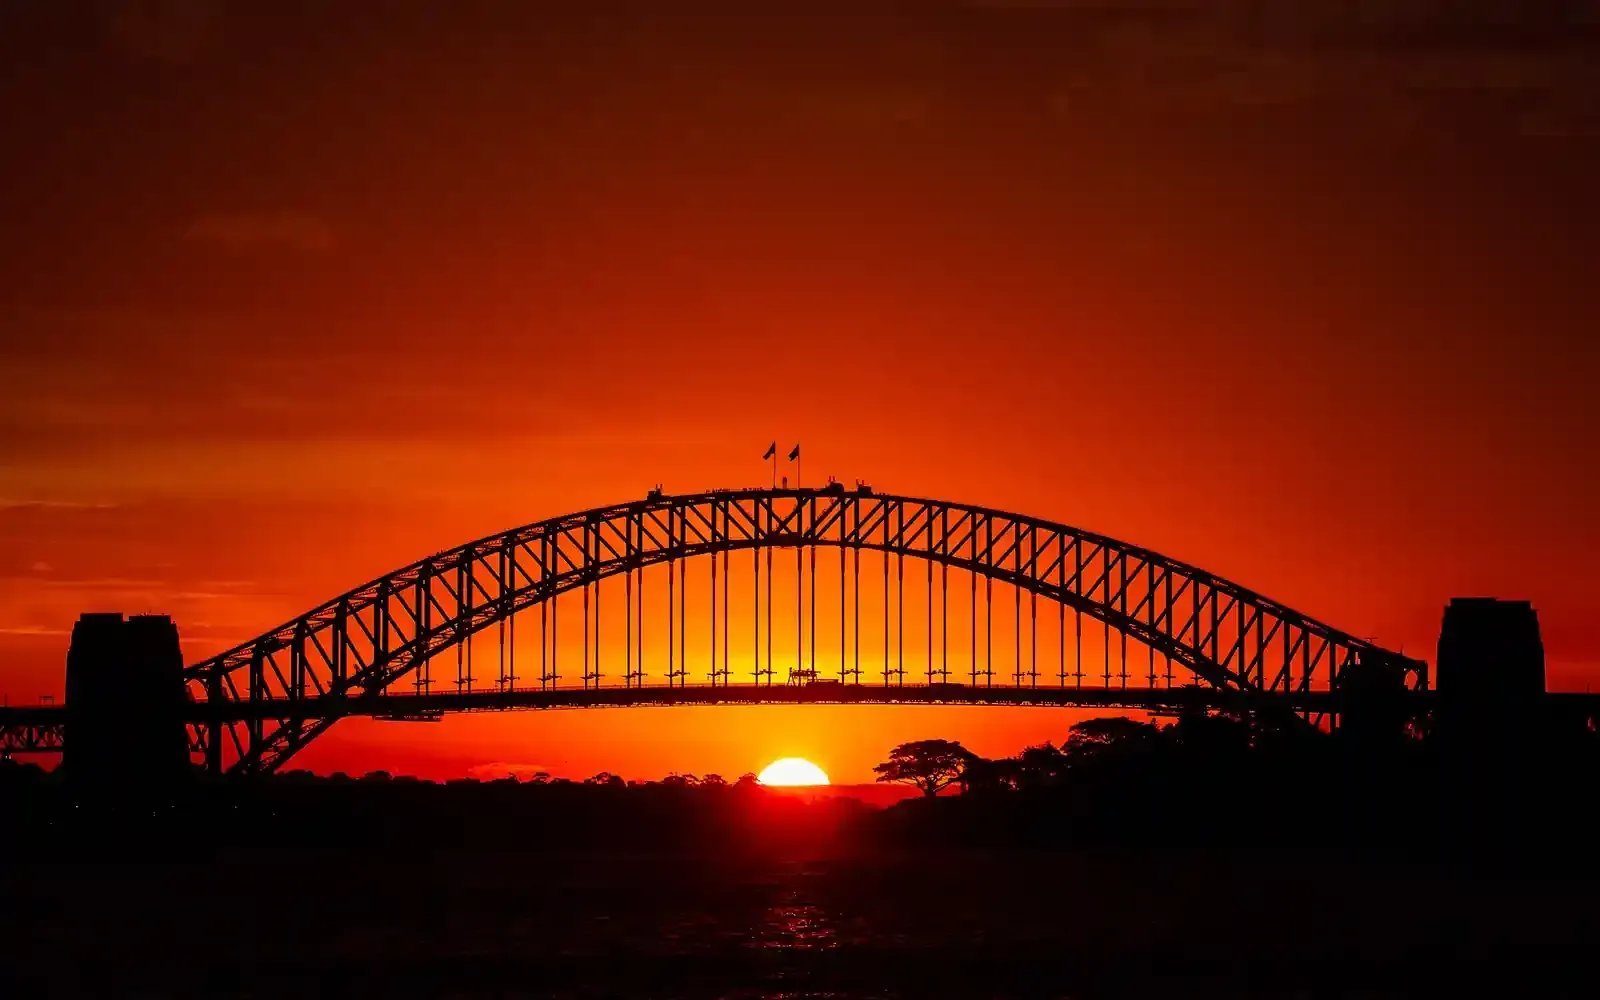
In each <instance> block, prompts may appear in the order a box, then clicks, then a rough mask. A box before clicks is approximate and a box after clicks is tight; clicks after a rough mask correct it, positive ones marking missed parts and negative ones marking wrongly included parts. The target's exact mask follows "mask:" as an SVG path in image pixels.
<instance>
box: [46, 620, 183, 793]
mask: <svg viewBox="0 0 1600 1000" xmlns="http://www.w3.org/2000/svg"><path fill="white" fill-rule="evenodd" d="M186 702H187V694H186V692H185V690H184V681H183V652H182V650H181V649H180V647H179V644H178V627H177V625H176V624H174V623H173V621H172V619H170V618H168V617H166V616H164V615H134V616H131V617H129V618H126V619H124V618H123V616H122V615H121V614H85V615H82V616H80V617H79V618H78V622H77V624H76V625H74V626H73V629H72V644H71V646H70V647H69V649H68V651H67V716H66V748H65V751H64V754H63V757H62V761H61V766H62V768H63V773H64V774H66V776H67V778H68V780H70V781H71V782H72V784H73V785H75V786H77V787H79V788H83V789H86V790H89V791H92V792H95V793H99V794H110V795H114V794H118V793H122V792H129V791H134V790H140V789H149V788H151V787H159V786H162V785H167V784H171V783H173V782H175V781H178V780H180V779H182V777H183V776H184V774H185V773H186V771H187V770H188V767H189V740H188V734H187V731H186V729H185V723H184V710H185V708H186Z"/></svg>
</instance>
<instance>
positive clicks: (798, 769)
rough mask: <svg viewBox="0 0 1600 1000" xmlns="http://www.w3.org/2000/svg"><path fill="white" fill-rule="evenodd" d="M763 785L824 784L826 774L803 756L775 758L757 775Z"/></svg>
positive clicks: (826, 779) (826, 780) (826, 777)
mask: <svg viewBox="0 0 1600 1000" xmlns="http://www.w3.org/2000/svg"><path fill="white" fill-rule="evenodd" d="M757 780H758V781H760V782H761V783H762V784H763V785H773V786H775V787H781V786H794V785H826V784H827V783H828V775H827V774H826V773H825V772H824V771H823V770H822V768H820V767H818V766H817V765H815V764H813V763H811V762H810V761H809V760H806V759H805V758H804V757H784V758H783V759H782V760H775V761H773V762H772V763H770V764H768V765H767V766H766V768H765V769H764V770H763V771H762V772H761V773H760V774H759V775H757Z"/></svg>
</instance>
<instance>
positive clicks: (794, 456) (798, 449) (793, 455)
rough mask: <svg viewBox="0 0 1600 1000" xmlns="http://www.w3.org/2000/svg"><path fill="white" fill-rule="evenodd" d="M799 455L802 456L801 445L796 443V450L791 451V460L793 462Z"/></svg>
mask: <svg viewBox="0 0 1600 1000" xmlns="http://www.w3.org/2000/svg"><path fill="white" fill-rule="evenodd" d="M799 457H800V446H799V445H795V446H794V450H793V451H791V452H789V461H791V462H793V461H794V460H795V459H797V458H799Z"/></svg>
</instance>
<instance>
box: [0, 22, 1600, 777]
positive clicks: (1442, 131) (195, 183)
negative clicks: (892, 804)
mask: <svg viewBox="0 0 1600 1000" xmlns="http://www.w3.org/2000/svg"><path fill="white" fill-rule="evenodd" d="M534 6H535V5H526V6H524V5H514V4H506V5H495V4H488V5H481V6H477V7H474V8H472V12H470V13H463V12H461V11H460V9H458V8H452V10H455V11H456V12H455V13H452V14H449V15H445V14H442V13H439V8H435V9H434V12H433V13H431V14H430V13H425V11H424V9H422V8H413V6H412V5H410V4H404V3H397V4H394V5H393V6H392V8H391V7H389V6H388V5H386V8H385V9H386V12H389V11H391V9H392V13H391V14H388V15H387V17H388V19H386V20H383V21H377V20H374V19H373V18H371V17H368V16H366V15H361V16H357V15H356V14H355V13H354V12H347V13H338V12H328V11H321V12H317V13H305V14H300V13H296V12H294V11H293V10H291V9H289V8H287V7H286V6H285V5H282V4H242V5H238V6H235V7H231V8H229V9H228V10H226V11H223V10H220V9H218V8H216V7H214V6H213V5H209V4H203V3H193V4H189V3H169V4H161V5H147V4H131V3H130V4H119V3H107V4H102V5H98V6H93V7H90V6H84V7H82V8H73V9H70V10H69V9H65V8H66V7H67V5H43V4H38V5H28V4H23V5H18V6H8V7H7V9H6V11H5V12H4V13H3V14H0V65H5V66H6V67H8V69H7V71H6V75H5V77H4V78H3V79H0V120H4V121H5V122H7V132H8V134H9V135H10V136H11V140H10V141H8V147H9V148H12V149H23V150H25V153H24V155H22V156H8V157H6V158H5V159H4V161H3V162H0V233H3V234H4V243H3V246H0V253H3V254H4V258H5V259H4V262H3V263H4V266H3V267H0V338H3V342H0V691H4V692H6V693H7V694H8V695H9V697H10V698H11V700H12V701H13V702H20V701H31V700H33V699H34V698H36V697H37V696H38V695H39V694H41V693H55V694H57V695H59V693H60V689H61V670H62V662H63V657H64V653H65V643H66V638H65V636H66V631H67V630H68V629H69V628H70V625H71V622H72V620H73V619H74V618H75V616H76V615H77V614H78V613H79V612H80V611H83V610H91V609H113V610H124V611H129V612H135V611H158V612H165V613H170V614H172V615H174V616H175V617H176V618H177V619H178V621H179V623H180V628H181V630H182V634H183V637H184V643H185V651H186V653H187V655H188V657H189V658H190V659H196V658H199V657H201V656H204V655H207V654H209V653H211V652H215V651H217V650H219V649H221V648H223V647H224V646H226V645H228V644H231V643H233V642H236V641H239V640H242V639H244V638H248V637H249V636H251V635H254V634H256V633H257V632H260V631H262V630H263V629H265V628H267V627H269V626H271V625H274V624H276V623H278V622H280V621H283V620H285V619H288V618H290V617H292V616H294V615H295V614H298V613H299V612H300V611H303V610H304V609H305V608H307V607H309V606H311V605H312V604H314V603H316V602H317V601H319V600H321V599H324V598H326V597H329V596H331V595H333V594H335V593H338V592H340V591H342V590H344V589H346V588H347V587H349V586H351V585H353V584H356V583H359V582H361V581H363V580H366V579H369V578H371V577H373V576H375V575H377V574H379V573H381V572H384V571H386V570H389V569H392V568H394V567H396V566H398V565H400V564H403V563H405V562H407V561H409V560H411V559H414V558H416V557H418V556H420V555H422V554H424V553H426V552H430V551H434V550H437V549H441V548H445V547H448V546H451V545H454V544H456V543H458V542H461V541H464V540H466V539H468V538H470V537H475V536H477V535H481V534H484V533H487V532H490V531H494V530H497V529H500V528H504V527H507V526H509V525H513V524H519V523H523V522H526V521H531V520H536V519H539V518H543V517H547V516H551V515H554V514H559V513H562V512H565V511H568V510H572V509H577V508H580V507H584V506H589V505H594V504H601V503H608V502H614V501H617V500H619V499H625V498H629V497H634V496H639V495H642V494H643V492H644V491H645V490H646V489H647V488H649V487H650V486H652V485H654V484H656V483H658V482H659V483H661V484H663V485H664V486H665V487H666V488H667V489H669V490H683V491H688V490H695V489H700V488H703V487H706V486H709V485H744V484H753V483H757V482H762V481H764V479H765V476H766V467H765V465H764V464H763V463H762V462H761V461H759V458H758V456H759V455H760V453H761V450H762V449H763V448H764V447H765V446H766V444H767V442H768V441H769V440H771V439H773V438H777V439H779V441H780V443H784V444H787V443H789V442H792V441H794V440H801V441H803V442H804V444H805V453H806V461H807V465H806V468H807V475H808V478H810V477H812V476H817V477H820V476H822V475H824V474H829V473H831V474H834V475H837V476H839V477H840V478H842V479H845V480H846V481H849V480H851V479H853V478H855V477H861V478H864V479H866V480H868V481H869V482H872V483H873V484H875V485H877V486H879V487H880V488H883V489H891V490H894V491H896V492H903V493H910V494H920V495H929V496H935V497H942V498H948V499H956V500H969V501H976V502H982V503H985V504H989V505H993V506H997V507H1002V508H1008V509H1012V510H1018V511H1023V512H1027V513H1032V514H1038V515H1042V516H1046V517H1051V518H1055V519H1059V520H1063V521H1067V522H1069V523H1073V524H1077V525H1081V526H1083V527H1086V528H1090V529H1093V530H1098V531H1102V532H1105V533H1108V534H1112V535H1115V536H1118V537H1121V538H1125V539H1127V540H1129V541H1133V542H1136V543H1139V544H1143V545H1147V546H1150V547H1152V548H1155V549H1158V550H1160V551H1162V552H1165V553H1168V554H1170V555H1172V556H1174V557H1177V558H1180V559H1184V560H1186V561H1190V562H1193V563H1195V564H1198V565H1200V566H1203V567H1205V568H1207V569H1209V570H1212V571H1214V572H1217V573H1220V574H1223V575H1226V576H1228V577H1231V578H1233V579H1236V580H1238V581H1240V582H1242V583H1244V584H1246V585H1248V586H1251V587H1254V588H1256V589H1258V590H1261V591H1263V592H1265V593H1266V594H1268V595H1270V596H1272V597H1274V598H1276V599H1279V600H1282V601H1285V602H1287V603H1289V604H1291V605H1293V606H1296V607H1299V608H1303V609H1305V610H1307V611H1309V612H1311V613H1313V614H1316V615H1317V616H1319V617H1321V618H1323V619H1324V620H1327V621H1329V622H1331V623H1333V624H1335V625H1338V626H1340V627H1342V628H1345V629H1347V630H1349V631H1350V632H1353V633H1355V634H1357V635H1362V636H1373V637H1376V638H1377V639H1379V640H1380V641H1382V642H1384V643H1386V644H1389V645H1392V646H1397V647H1404V648H1405V649H1406V650H1407V651H1408V652H1413V653H1421V654H1423V655H1425V656H1428V657H1429V658H1431V656H1432V652H1433V650H1432V646H1433V643H1434V640H1435V637H1436V631H1437V624H1438V618H1439V614H1440V610H1441V608H1442V606H1443V604H1444V602H1445V601H1446V600H1447V599H1448V598H1449V597H1450V596H1452V595H1459V594H1480V593H1485V594H1497V595H1501V596H1506V597H1521V598H1529V599H1532V600H1533V601H1534V602H1535V603H1536V605H1537V606H1538V608H1539V611H1540V614H1541V619H1542V622H1543V625H1544V630H1545V639H1546V645H1547V649H1548V653H1549V659H1550V670H1549V673H1550V677H1551V681H1552V684H1553V685H1554V686H1559V687H1565V688H1578V689H1581V688H1582V687H1583V686H1584V685H1585V684H1587V683H1589V682H1590V680H1591V679H1593V678H1594V675H1595V673H1596V671H1597V670H1600V656H1597V655H1596V652H1595V651H1596V648H1597V643H1596V640H1597V636H1596V625H1595V622H1596V620H1597V619H1596V609H1597V607H1600V598H1597V594H1596V587H1595V584H1594V582H1593V580H1594V575H1593V569H1592V566H1593V565H1594V561H1595V557H1596V556H1597V555H1600V552H1597V541H1600V530H1597V528H1596V527H1595V524H1594V518H1593V517H1592V511H1593V510H1594V509H1596V506H1597V501H1600V489H1597V486H1596V475H1595V471H1594V459H1593V455H1594V454H1595V453H1596V445H1597V443H1600V442H1597V438H1600V434H1597V430H1600V417H1597V410H1600V408H1597V407H1596V405H1595V403H1594V400H1593V385H1594V384H1595V377H1596V375H1597V374H1600V364H1597V362H1600V348H1597V346H1596V341H1595V338H1594V332H1593V331H1594V330H1595V329H1596V320H1597V318H1600V296H1597V293H1596V291H1595V286H1594V282H1593V277H1592V274H1591V273H1590V272H1591V271H1592V269H1593V264H1592V262H1593V260H1594V259H1596V254H1597V250H1600V247H1597V246H1596V242H1597V235H1596V234H1597V233H1600V198H1597V196H1596V192H1595V186H1594V184H1593V181H1592V178H1593V177H1595V176H1600V117H1597V115H1600V72H1597V71H1596V69H1595V67H1596V66H1600V59H1597V58H1595V57H1596V56H1597V55H1600V52H1597V51H1596V50H1597V48H1600V44H1597V43H1596V40H1595V39H1596V35H1595V31H1594V25H1595V24H1596V23H1600V22H1597V20H1596V18H1595V17H1594V15H1593V13H1592V11H1591V7H1592V5H1584V4H1576V5H1568V6H1569V10H1568V15H1567V16H1568V17H1569V20H1567V21H1559V20H1553V18H1555V16H1556V15H1555V14H1552V13H1550V11H1553V10H1555V7H1554V6H1551V7H1549V8H1548V10H1547V9H1546V7H1542V6H1540V5H1529V4H1496V3H1490V2H1478V3H1463V4H1461V5H1458V9H1456V10H1454V11H1453V12H1452V13H1450V14H1448V15H1439V14H1438V13H1437V12H1435V13H1434V14H1432V15H1426V14H1424V13H1418V12H1419V11H1422V10H1423V5H1415V4H1412V5H1408V4H1405V3H1398V4H1394V5H1388V6H1386V8H1385V9H1386V10H1388V11H1389V12H1388V13H1383V14H1381V15H1379V14H1373V15H1372V16H1370V17H1368V18H1366V19H1365V20H1361V21H1356V20H1351V19H1350V18H1349V17H1348V16H1346V15H1335V14H1334V13H1331V12H1332V11H1333V9H1334V8H1333V7H1332V6H1331V5H1327V11H1326V12H1324V11H1323V7H1324V6H1325V5H1317V4H1311V5H1306V6H1304V7H1301V5H1293V6H1294V7H1295V12H1294V13H1292V14H1288V13H1279V14H1264V13H1258V14H1255V15H1250V16H1246V14H1243V13H1235V14H1226V13H1219V11H1222V10H1223V5H1215V4H1212V5H1195V4H1185V3H1181V2H1176V0H1174V2H1172V3H1167V4H1158V5H1141V10H1142V12H1140V13H1135V12H1133V9H1132V6H1131V5H1130V7H1129V8H1128V9H1127V10H1122V9H1119V8H1118V7H1117V5H1116V4H1106V5H1099V6H1097V7H1095V8H1094V9H1090V8H1089V7H1088V6H1086V5H1077V4H1065V5H1001V4H993V5H973V6H974V7H984V8H986V9H972V8H958V7H957V6H955V5H949V6H945V5H937V4H930V5H928V7H927V8H926V10H924V11H922V12H921V13H919V14H917V15H915V16H913V15H909V14H906V13H905V12H903V11H902V12H899V13H894V14H892V13H890V12H888V11H887V10H886V9H885V10H881V11H880V10H876V9H875V8H874V9H865V10H858V11H857V12H856V13H853V14H849V15H845V14H840V13H820V12H819V11H818V10H817V9H814V8H812V7H811V6H810V5H804V4H797V5H792V6H785V7H783V8H782V10H781V11H778V12H775V10H776V8H766V7H764V8H763V9H762V11H759V12H756V11H752V10H748V9H747V10H745V11H743V12H742V13H739V12H731V11H716V10H713V9H711V8H709V7H708V8H704V9H702V10H701V11H700V12H698V13H687V12H683V11H680V12H679V13H676V14H673V15H667V14H663V13H660V12H655V13H652V12H651V8H650V7H648V6H640V5H631V6H629V5H622V6H619V7H617V8H614V9H613V10H612V11H611V13H610V14H608V15H606V16H601V15H598V14H592V13H591V14H588V15H577V14H569V15H562V16H560V17H557V16H555V15H552V14H550V13H548V12H545V11H535V10H533V9H532V8H533V7H534ZM1051 6H1054V7H1055V8H1056V9H1053V10H1052V9H1043V8H1046V7H1051ZM1346 6H1347V5H1341V9H1344V7H1346ZM1431 6H1437V5H1431ZM998 7H1009V8H1013V9H1004V10H998V9H987V8H998ZM1021 7H1032V8H1033V9H1015V8H1021ZM1390 8H1392V9H1390ZM1535 8H1538V9H1537V10H1535ZM1237 9H1238V10H1244V8H1243V7H1239V8H1237ZM1265 9H1267V10H1272V9H1275V8H1273V7H1271V5H1269V6H1268V7H1267V8H1265ZM1541 12H1543V13H1541ZM1441 16H1447V17H1448V18H1449V20H1448V21H1440V20H1438V18H1439V17H1441ZM1430 18H1431V19H1430ZM1585 19H1587V20H1585ZM735 629H737V625H735ZM1068 721H1069V717H1067V716H1063V715H1060V714H1050V713H1044V712H1023V711H1011V712H1008V711H1000V710H993V709H969V710H954V709H951V710H935V709H887V708H886V709H865V708H863V709H805V710H800V709H781V710H780V709H748V710H744V709H741V710H714V711H709V712H708V711H705V710H651V711H611V712H590V713H553V714H546V715H536V714H520V715H515V716H504V717H494V718H477V717H474V718H456V719H451V720H448V721H446V722H444V723H440V724H437V725H430V726H396V725H392V724H391V725H380V724H365V725H363V724H358V723H353V722H352V723H344V724H341V726H339V727H338V728H336V730H335V731H334V732H333V733H332V734H330V736H329V737H327V738H326V739H325V740H324V741H322V742H320V743H319V744H317V745H316V746H315V747H314V748H313V749H312V750H310V751H308V753H307V754H306V755H305V756H304V758H303V760H304V761H305V762H306V763H307V764H309V765H311V766H315V767H317V768H319V769H333V768H347V769H352V770H364V769H366V768H369V767H380V766H387V767H389V768H390V769H392V770H412V771H418V772H421V773H427V774H433V775H441V776H442V775H448V774H456V773H463V772H466V771H469V770H471V769H473V768H483V767H486V766H488V765H493V764H496V763H497V762H498V763H501V764H506V763H509V764H528V763H537V764H544V765H548V766H549V767H550V768H551V769H552V770H557V771H562V772H565V773H572V774H582V773H588V772H592V771H597V770H600V769H601V768H610V769H612V770H617V771H621V772H623V773H625V774H628V775H633V776H650V775H655V774H660V773H664V772H666V771H669V770H684V771H695V772H700V771H706V770H716V771H720V772H722V773H725V774H737V773H739V772H741V771H743V770H749V769H755V768H758V767H759V766H760V765H762V764H764V763H766V762H767V761H768V760H770V759H771V758H773V757H776V756H781V755H790V754H792V755H799V756H806V757H810V758H812V759H814V760H816V761H818V763H821V764H822V765H823V766H824V767H825V768H827V769H828V770H829V771H830V772H832V773H833V774H834V776H835V778H836V780H864V779H865V778H867V777H868V776H869V770H868V769H869V768H870V765H871V763H873V762H874V761H875V760H876V759H878V757H879V755H881V753H882V751H883V750H885V749H887V748H888V747H889V746H890V745H892V744H893V743H895V742H898V741H900V740H902V739H908V738H916V737H924V736H946V737H951V738H962V739H965V740H967V741H968V742H970V743H971V744H973V745H974V746H977V747H978V748H979V749H981V750H984V751H986V752H997V753H998V752H1007V751H1009V750H1012V749H1014V748H1015V747H1017V746H1020V745H1021V744H1023V743H1025V742H1030V741H1037V740H1042V739H1045V738H1055V739H1060V738H1062V736H1063V735H1064V734H1065V729H1066V725H1067V724H1068Z"/></svg>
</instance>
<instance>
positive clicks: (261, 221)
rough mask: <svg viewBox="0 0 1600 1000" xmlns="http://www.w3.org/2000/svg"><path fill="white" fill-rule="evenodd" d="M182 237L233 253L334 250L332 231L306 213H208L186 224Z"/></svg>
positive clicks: (320, 220)
mask: <svg viewBox="0 0 1600 1000" xmlns="http://www.w3.org/2000/svg"><path fill="white" fill-rule="evenodd" d="M184 238H185V239H188V240H190V241H192V242H195V243H205V244H209V245H212V246H218V247H221V248H223V249H225V250H230V251H233V252H236V253H237V252H244V251H252V250H267V251H291V252H300V253H320V252H322V251H324V250H328V249H331V248H332V247H333V243H334V239H333V229H332V228H331V227H330V226H329V225H328V223H327V222H326V221H324V220H323V219H321V218H319V217H318V216H316V215H312V214H310V213H308V212H239V213H210V214H207V215H202V216H200V217H199V218H197V219H195V220H194V221H192V222H190V223H189V226H188V228H186V229H185V230H184Z"/></svg>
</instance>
